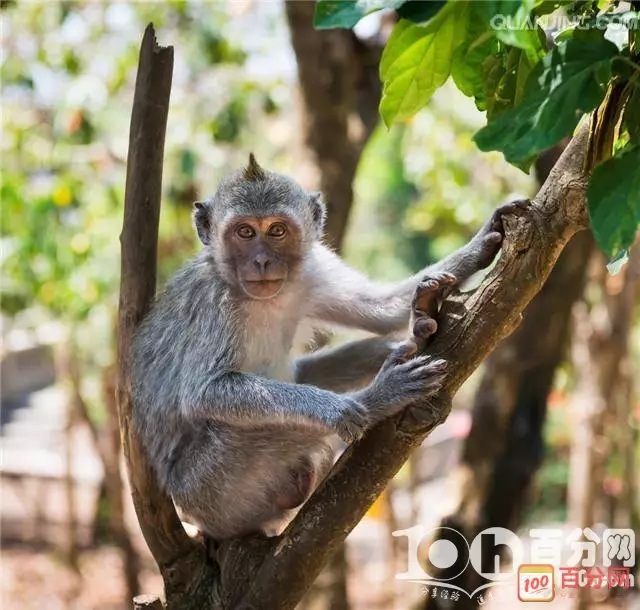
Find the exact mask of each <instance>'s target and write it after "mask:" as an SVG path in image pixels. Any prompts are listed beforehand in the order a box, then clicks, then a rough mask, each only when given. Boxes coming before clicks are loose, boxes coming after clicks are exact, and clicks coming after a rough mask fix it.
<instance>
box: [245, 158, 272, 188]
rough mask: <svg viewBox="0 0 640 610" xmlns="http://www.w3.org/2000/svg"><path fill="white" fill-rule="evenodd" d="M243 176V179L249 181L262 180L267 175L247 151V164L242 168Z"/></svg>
mask: <svg viewBox="0 0 640 610" xmlns="http://www.w3.org/2000/svg"><path fill="white" fill-rule="evenodd" d="M243 176H244V179H245V180H249V181H250V182H255V181H257V180H264V179H265V178H266V177H267V175H266V174H265V173H264V170H263V169H262V168H261V167H260V166H259V165H258V162H257V161H256V158H255V157H254V155H253V153H249V165H247V167H245V168H244V174H243Z"/></svg>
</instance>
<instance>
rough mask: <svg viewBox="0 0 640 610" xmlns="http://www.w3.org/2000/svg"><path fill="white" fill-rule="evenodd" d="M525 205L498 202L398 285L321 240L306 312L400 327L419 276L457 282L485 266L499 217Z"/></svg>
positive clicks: (372, 327) (380, 327) (385, 328)
mask: <svg viewBox="0 0 640 610" xmlns="http://www.w3.org/2000/svg"><path fill="white" fill-rule="evenodd" d="M526 205H528V202H527V201H513V202H509V203H506V204H503V205H501V206H500V207H498V208H497V209H496V211H495V212H494V214H493V216H492V217H491V219H490V220H489V221H488V222H487V224H486V225H485V226H484V227H482V228H481V229H480V231H478V233H477V234H476V235H475V236H474V237H473V239H471V241H470V242H469V243H468V244H466V245H465V246H464V247H462V248H460V249H459V250H456V251H455V252H454V253H453V254H450V255H449V256H447V257H446V258H444V259H443V260H442V261H440V262H438V263H436V264H434V265H431V266H430V267H427V268H426V269H423V270H422V271H420V272H419V273H417V274H416V275H414V276H413V277H411V278H409V279H408V280H404V281H402V282H399V283H398V284H380V283H377V282H373V281H372V280H370V279H369V278H367V277H366V276H364V275H363V274H361V273H359V272H358V271H355V270H354V269H352V268H351V267H349V266H348V265H347V264H346V263H345V262H344V261H343V260H342V259H341V258H340V257H339V256H338V255H337V254H335V253H333V252H331V251H330V250H328V249H327V248H325V247H324V246H322V245H318V246H316V248H315V249H314V251H313V257H314V259H315V261H314V262H315V264H314V265H313V269H314V276H313V277H310V278H309V281H310V282H311V292H312V298H311V299H310V301H311V303H313V307H312V310H311V312H310V313H309V315H310V317H315V318H317V319H320V320H325V321H327V322H332V323H335V324H340V325H344V326H351V327H356V328H361V329H364V330H367V331H370V332H373V333H376V334H378V335H386V334H389V333H392V332H395V331H398V330H402V329H403V328H406V326H407V324H408V322H409V313H410V306H411V298H412V296H413V293H414V291H415V289H416V287H417V285H418V284H419V283H420V282H421V281H422V280H423V279H424V278H425V276H429V275H432V274H438V273H443V272H444V273H450V274H452V275H454V276H455V279H456V282H457V283H461V282H464V281H465V280H466V279H468V278H469V277H471V276H472V275H473V274H474V273H476V272H477V271H480V270H481V269H484V268H486V267H488V266H489V265H490V264H491V262H492V261H493V259H494V258H495V256H496V254H497V253H498V251H499V250H500V245H501V243H502V237H503V235H504V227H503V225H502V216H503V215H504V214H508V213H513V212H517V211H518V210H519V209H522V208H523V207H525V206H526Z"/></svg>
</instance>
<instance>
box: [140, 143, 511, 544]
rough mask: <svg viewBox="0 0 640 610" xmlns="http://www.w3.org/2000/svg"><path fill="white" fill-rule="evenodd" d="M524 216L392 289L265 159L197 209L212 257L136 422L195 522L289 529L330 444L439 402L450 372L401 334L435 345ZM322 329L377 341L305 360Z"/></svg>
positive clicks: (179, 284)
mask: <svg viewBox="0 0 640 610" xmlns="http://www.w3.org/2000/svg"><path fill="white" fill-rule="evenodd" d="M516 208H517V205H515V204H506V205H503V206H501V207H499V208H498V209H497V210H496V212H495V213H494V214H493V216H492V217H491V220H490V221H489V222H488V223H487V224H486V225H485V226H484V227H483V228H482V229H481V230H480V231H479V232H478V234H477V235H476V236H475V237H474V238H473V239H472V240H471V241H470V242H469V243H468V244H467V245H466V246H465V247H463V248H461V249H460V250H458V251H457V252H455V253H453V254H452V255H450V256H449V257H447V258H445V259H443V260H442V261H440V262H439V263H436V264H435V265H433V266H431V267H428V268H426V269H425V270H423V271H421V272H420V273H418V274H416V275H415V276H413V277H411V278H409V279H407V280H405V281H402V282H399V283H397V284H381V283H377V282H374V281H372V280H370V279H368V278H367V277H366V276H364V275H363V274H361V273H359V272H358V271H356V270H355V269H353V268H351V267H349V266H348V265H347V264H346V263H345V262H344V261H343V260H342V259H341V258H340V257H339V256H338V255H337V254H336V253H334V252H332V251H331V250H330V249H329V248H328V247H326V246H325V245H324V244H323V232H324V225H325V219H326V207H325V204H324V203H323V201H322V197H321V195H320V194H319V193H316V192H307V191H305V190H304V189H303V188H302V187H301V186H299V185H298V184H297V183H296V182H295V181H294V180H293V179H291V178H289V177H287V176H284V175H281V174H279V173H275V172H271V171H267V170H265V169H263V168H262V167H261V166H260V165H259V164H258V163H257V161H256V159H255V157H254V156H253V155H250V157H249V163H248V165H247V166H246V167H245V168H243V169H240V170H238V171H236V172H234V173H233V174H231V175H230V176H228V177H226V178H224V179H223V180H222V181H221V182H220V183H219V185H218V188H217V190H216V192H215V194H214V195H213V197H211V198H209V199H206V200H204V201H199V202H196V203H195V204H194V212H193V223H194V226H195V230H196V233H197V235H198V237H199V239H200V241H201V242H202V246H203V247H202V249H201V251H200V252H199V254H197V256H195V258H193V259H192V260H190V261H189V262H187V263H186V264H185V265H184V266H183V267H182V269H180V270H179V271H178V272H177V273H176V275H175V276H174V277H173V278H172V279H171V280H170V281H169V282H168V283H167V285H166V286H165V288H164V290H163V291H162V292H161V294H160V295H159V296H158V297H157V299H156V301H155V302H154V304H153V306H152V307H151V309H150V312H149V313H148V314H147V316H145V318H144V320H143V321H142V323H141V324H140V326H139V327H138V329H137V331H136V333H135V336H134V340H133V344H132V352H131V362H132V370H131V380H132V382H131V392H132V400H133V417H132V420H133V425H134V427H135V429H136V431H137V434H138V435H139V437H140V439H141V441H142V443H143V446H144V448H145V451H146V453H147V455H148V458H149V461H150V463H151V465H152V467H153V469H154V471H155V474H156V476H157V478H158V481H159V483H160V485H161V486H162V487H163V488H164V489H165V490H166V491H167V492H168V493H169V494H170V496H171V498H172V499H173V501H174V503H175V504H176V506H177V507H178V508H179V509H180V510H181V512H182V514H183V515H185V516H186V518H187V520H188V521H191V522H192V523H193V524H194V525H196V526H197V527H198V529H199V530H200V531H202V532H203V533H204V534H206V535H207V536H209V537H210V538H212V539H213V540H216V541H219V540H224V539H228V538H232V537H236V536H242V535H249V534H255V533H263V534H264V533H274V532H275V533H277V531H278V527H280V526H279V525H278V524H282V523H286V522H287V519H288V518H290V515H291V514H292V511H293V510H295V509H296V508H299V507H300V506H301V505H302V504H303V503H304V502H305V501H306V500H307V499H308V498H309V496H310V495H311V493H312V491H313V490H314V489H315V488H316V487H317V485H318V484H319V482H320V481H321V480H322V479H323V478H324V477H325V476H326V475H327V473H328V472H329V470H330V468H331V466H332V465H333V462H334V458H335V452H334V450H333V448H332V447H331V443H330V442H329V441H330V440H331V439H332V438H335V437H339V438H340V439H342V440H343V441H344V442H346V443H351V442H353V441H354V440H355V439H358V438H359V437H360V436H362V434H364V432H365V431H366V430H367V429H369V428H370V427H371V426H373V425H375V424H376V423H378V422H380V421H382V420H383V419H385V418H388V417H393V416H394V415H396V414H398V413H400V412H401V411H403V410H404V409H406V408H408V407H415V408H419V405H423V404H424V400H425V398H427V397H429V396H432V395H433V394H434V393H435V392H437V391H438V389H439V388H440V386H441V383H442V381H443V379H444V376H445V375H446V362H445V361H444V360H441V359H434V358H431V357H429V356H425V355H415V354H416V351H417V344H416V342H408V341H404V340H400V341H398V339H397V337H396V338H394V337H393V333H398V332H403V331H404V329H406V328H407V325H408V324H409V322H410V321H411V324H412V329H411V332H412V333H413V334H414V335H415V337H417V339H416V341H418V342H420V341H421V342H424V341H426V340H428V338H429V337H430V336H431V335H433V333H434V332H435V330H436V328H437V324H436V322H435V319H434V314H435V309H436V308H437V303H436V301H437V296H438V295H439V294H440V295H441V293H442V291H443V290H446V289H447V288H449V287H451V286H453V285H454V284H455V283H456V282H460V281H462V280H464V279H465V278H468V277H469V276H470V275H472V274H473V273H475V272H476V271H478V270H479V269H483V268H485V267H487V266H488V265H489V264H490V263H491V262H492V261H493V259H494V257H495V256H496V254H497V252H498V251H499V249H500V245H501V242H502V238H503V235H504V228H503V226H502V217H503V215H505V214H507V213H511V212H514V211H515V210H516ZM412 299H413V308H412ZM412 312H413V313H412ZM319 324H329V325H340V326H345V327H352V328H357V329H362V330H365V331H369V332H370V333H373V335H375V336H372V337H368V338H367V339H363V340H361V341H358V342H355V343H352V344H348V345H345V346H339V347H337V348H329V349H324V350H320V351H318V352H316V353H313V354H308V355H306V356H303V357H301V358H299V359H297V360H295V359H292V358H291V353H292V350H293V348H294V342H295V340H296V335H298V334H299V333H301V332H302V333H304V329H305V328H309V327H313V326H314V325H319Z"/></svg>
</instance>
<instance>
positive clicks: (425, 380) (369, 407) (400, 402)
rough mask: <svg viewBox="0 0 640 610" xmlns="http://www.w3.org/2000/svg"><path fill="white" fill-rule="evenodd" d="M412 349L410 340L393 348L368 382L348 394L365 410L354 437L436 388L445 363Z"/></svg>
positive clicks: (418, 400)
mask: <svg viewBox="0 0 640 610" xmlns="http://www.w3.org/2000/svg"><path fill="white" fill-rule="evenodd" d="M416 350H417V346H416V344H415V342H413V341H407V342H406V343H403V344H402V345H400V346H399V347H397V348H396V349H395V350H394V351H393V352H392V353H391V354H390V355H389V357H388V358H387V360H386V362H385V363H384V364H383V365H382V368H381V369H380V372H379V373H378V374H377V375H376V377H375V379H374V380H373V381H372V382H371V384H370V385H368V386H367V387H366V388H364V389H363V390H360V391H359V392H356V393H355V394H353V395H352V396H353V397H354V398H355V399H356V401H357V402H358V403H359V404H360V405H362V406H364V407H365V409H366V411H365V420H366V421H365V426H364V427H363V428H361V429H360V430H359V431H358V432H359V433H358V434H356V435H355V437H356V438H357V437H358V436H360V435H361V434H362V433H363V432H364V430H365V429H366V428H368V427H369V426H372V425H374V424H376V423H378V422H379V421H381V420H383V419H386V418H387V417H391V416H393V415H396V414H397V413H399V412H400V411H402V410H404V409H405V408H406V407H408V406H411V405H413V404H419V403H422V402H423V401H424V398H425V397H428V396H431V395H433V394H434V393H435V392H437V391H438V390H439V389H440V385H441V382H442V380H443V379H444V375H445V369H446V366H447V363H446V362H445V361H444V360H435V359H433V358H431V357H429V356H418V357H414V356H415V354H416ZM343 438H344V437H343ZM345 440H346V439H345Z"/></svg>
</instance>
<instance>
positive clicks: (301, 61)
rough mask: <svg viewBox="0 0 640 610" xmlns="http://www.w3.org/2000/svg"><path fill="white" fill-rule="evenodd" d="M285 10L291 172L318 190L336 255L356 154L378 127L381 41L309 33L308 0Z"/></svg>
mask: <svg viewBox="0 0 640 610" xmlns="http://www.w3.org/2000/svg"><path fill="white" fill-rule="evenodd" d="M285 7H286V15H287V20H288V22H289V29H290V32H291V43H292V46H293V49H294V51H295V54H296V59H297V64H298V79H299V87H300V100H299V104H298V106H299V114H300V119H301V120H300V126H299V129H300V141H301V143H302V145H303V146H302V150H301V154H302V159H303V163H302V167H300V168H299V169H298V171H297V172H296V173H297V175H298V176H299V179H300V180H301V182H302V183H303V185H304V186H305V187H306V188H315V189H318V190H320V191H322V193H323V195H324V198H325V201H326V204H327V210H328V215H327V238H328V243H329V244H330V245H332V246H333V247H334V248H335V249H336V250H338V251H339V250H340V249H341V247H342V240H343V237H344V234H345V230H346V227H347V222H348V219H349V212H350V211H351V205H352V203H353V180H354V177H355V174H356V169H357V167H358V160H359V158H360V153H361V152H362V150H363V148H364V145H365V144H366V142H367V140H368V139H369V137H370V135H371V133H372V132H373V129H374V128H375V126H376V125H377V123H378V113H377V108H378V102H379V100H380V93H381V86H380V81H379V79H378V76H377V75H378V63H379V60H380V55H381V53H382V47H383V45H384V39H383V35H382V33H379V34H378V35H376V36H374V37H372V38H370V39H367V40H360V39H359V38H357V36H356V35H355V34H354V33H352V32H350V31H346V30H331V31H318V30H315V29H314V27H313V14H314V10H315V2H314V1H312V0H296V1H287V2H285Z"/></svg>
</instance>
